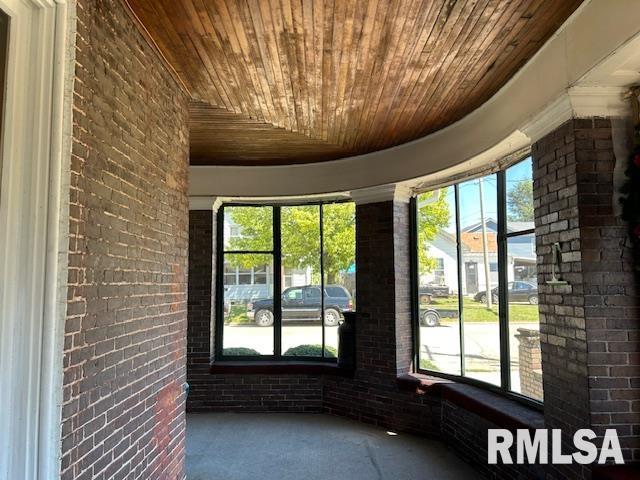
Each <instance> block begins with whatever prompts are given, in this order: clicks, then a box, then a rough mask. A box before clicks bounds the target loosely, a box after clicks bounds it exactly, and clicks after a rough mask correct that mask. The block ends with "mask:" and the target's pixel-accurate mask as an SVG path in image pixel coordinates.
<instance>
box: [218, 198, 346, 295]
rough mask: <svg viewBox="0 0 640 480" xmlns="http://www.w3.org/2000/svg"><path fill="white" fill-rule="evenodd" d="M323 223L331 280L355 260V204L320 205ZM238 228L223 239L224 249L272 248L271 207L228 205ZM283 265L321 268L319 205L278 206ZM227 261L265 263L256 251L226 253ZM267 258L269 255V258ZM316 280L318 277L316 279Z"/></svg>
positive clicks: (247, 264) (249, 264)
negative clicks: (237, 232) (237, 230)
mask: <svg viewBox="0 0 640 480" xmlns="http://www.w3.org/2000/svg"><path fill="white" fill-rule="evenodd" d="M322 208H323V209H324V211H323V216H324V218H323V224H324V270H325V273H326V275H327V282H328V283H333V282H334V281H335V279H336V277H337V275H338V274H339V273H340V272H344V271H346V270H347V269H348V268H349V267H350V266H351V265H352V264H353V263H354V262H355V240H356V239H355V206H354V204H353V203H336V204H328V205H324V206H323V207H322ZM225 214H226V215H229V216H230V218H231V219H232V220H233V222H234V223H235V224H237V225H238V226H239V228H240V232H241V233H242V234H241V235H240V236H237V237H233V238H231V239H225V240H226V242H225V244H226V245H225V249H226V250H253V251H256V250H262V251H269V250H271V249H272V248H273V246H272V245H273V243H272V242H273V240H272V222H273V219H272V209H271V207H227V208H226V209H225ZM281 229H282V235H281V237H282V265H283V266H284V267H285V268H293V269H304V268H307V267H311V268H312V270H313V271H314V272H316V273H317V274H319V272H320V207H319V206H317V205H304V206H295V207H282V208H281ZM226 259H227V261H228V262H229V263H230V264H232V265H238V266H240V267H242V268H251V267H257V266H259V265H264V263H265V256H264V255H258V254H246V255H244V254H243V255H227V257H226ZM269 260H270V258H269ZM318 281H319V279H318Z"/></svg>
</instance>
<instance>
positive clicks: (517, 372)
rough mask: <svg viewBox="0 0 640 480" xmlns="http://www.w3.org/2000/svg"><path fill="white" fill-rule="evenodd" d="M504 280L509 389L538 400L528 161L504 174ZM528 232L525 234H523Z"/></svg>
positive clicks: (538, 355) (537, 320)
mask: <svg viewBox="0 0 640 480" xmlns="http://www.w3.org/2000/svg"><path fill="white" fill-rule="evenodd" d="M505 177H506V199H507V229H508V232H509V234H511V235H515V234H517V233H518V232H522V233H520V234H518V235H515V236H510V237H509V238H508V240H507V265H506V269H507V277H508V279H509V310H508V320H509V349H510V357H511V358H510V360H511V372H510V375H511V389H512V390H513V391H515V392H518V393H521V394H522V395H526V396H527V397H531V398H535V399H537V400H542V398H543V391H542V367H541V353H540V318H539V314H538V282H537V269H536V239H535V234H534V233H530V232H531V230H532V229H533V228H534V223H533V191H532V185H533V180H532V178H533V173H532V166H531V159H530V158H529V159H527V160H525V161H524V162H520V163H518V164H516V165H514V166H513V167H511V168H509V169H508V170H507V171H506V175H505ZM527 231H528V232H527Z"/></svg>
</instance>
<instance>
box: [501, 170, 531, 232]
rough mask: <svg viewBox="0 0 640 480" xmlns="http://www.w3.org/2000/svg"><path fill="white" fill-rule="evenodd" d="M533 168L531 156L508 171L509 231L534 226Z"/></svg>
mask: <svg viewBox="0 0 640 480" xmlns="http://www.w3.org/2000/svg"><path fill="white" fill-rule="evenodd" d="M532 168H533V167H532V163H531V158H527V159H526V160H524V161H522V162H520V163H517V164H516V165H514V166H512V167H510V168H508V169H507V171H506V175H505V176H506V181H507V188H506V193H507V232H519V231H522V230H529V229H532V228H534V225H533V171H532Z"/></svg>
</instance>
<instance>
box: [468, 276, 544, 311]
mask: <svg viewBox="0 0 640 480" xmlns="http://www.w3.org/2000/svg"><path fill="white" fill-rule="evenodd" d="M507 288H508V291H509V301H510V302H529V303H530V304H531V305H537V304H538V287H536V286H535V285H532V284H531V283H529V282H521V281H517V282H509V285H508V287H507ZM473 299H474V300H475V301H476V302H482V303H484V302H486V301H487V293H486V291H485V290H483V291H481V292H478V293H476V294H475V296H474V297H473ZM491 300H492V301H493V303H498V287H495V288H493V289H492V290H491Z"/></svg>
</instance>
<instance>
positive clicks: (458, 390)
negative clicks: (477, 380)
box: [398, 374, 544, 429]
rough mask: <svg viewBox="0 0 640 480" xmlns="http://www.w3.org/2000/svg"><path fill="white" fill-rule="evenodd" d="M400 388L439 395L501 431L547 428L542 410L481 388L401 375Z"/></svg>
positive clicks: (428, 377)
mask: <svg viewBox="0 0 640 480" xmlns="http://www.w3.org/2000/svg"><path fill="white" fill-rule="evenodd" d="M398 386H399V387H400V388H401V389H403V390H409V391H413V392H415V393H417V394H426V393H429V394H439V395H440V396H441V398H442V399H443V400H447V401H449V402H451V403H454V404H456V405H458V406H459V407H462V408H464V409H465V410H467V411H469V412H472V413H475V414H476V415H479V416H480V417H482V418H484V419H486V420H488V421H490V422H491V423H493V424H495V425H496V426H498V427H501V428H507V429H518V428H526V429H535V428H544V415H543V414H542V412H540V411H539V410H537V409H535V408H531V407H528V406H526V405H523V404H521V403H520V402H517V401H515V400H512V399H510V398H507V397H505V396H503V395H500V394H499V393H495V392H491V391H489V390H486V389H483V388H480V387H476V386H473V385H466V384H463V383H456V382H453V381H451V380H445V379H442V378H438V377H433V376H429V375H422V374H407V375H401V376H399V377H398Z"/></svg>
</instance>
